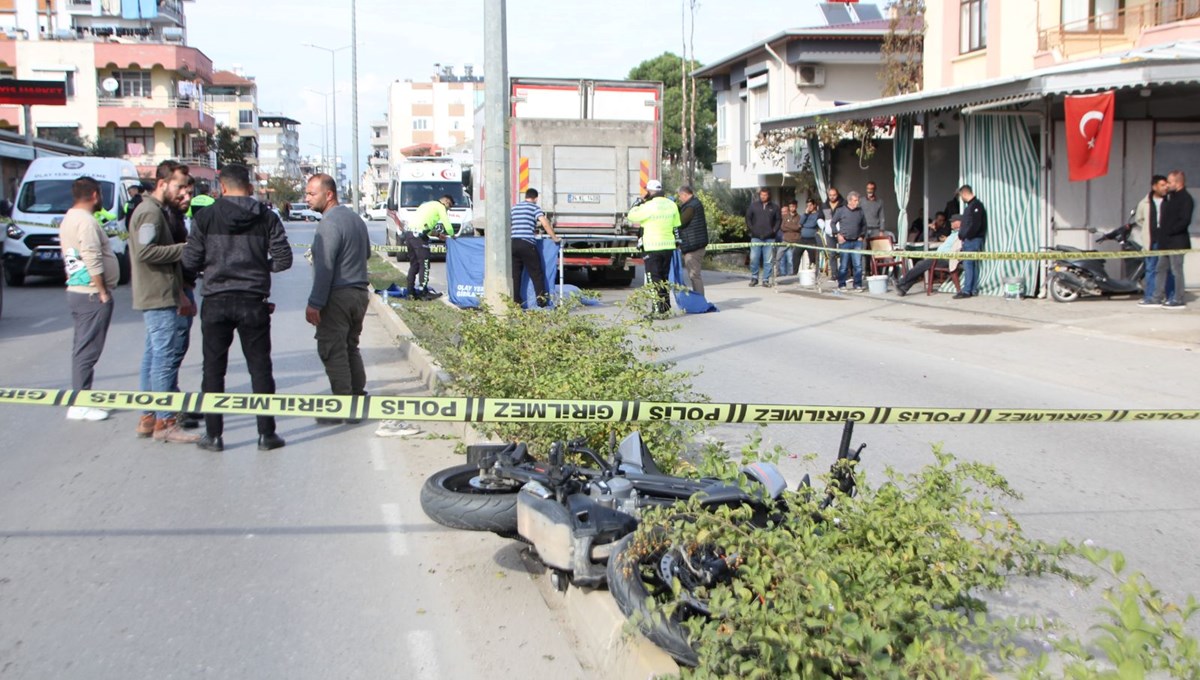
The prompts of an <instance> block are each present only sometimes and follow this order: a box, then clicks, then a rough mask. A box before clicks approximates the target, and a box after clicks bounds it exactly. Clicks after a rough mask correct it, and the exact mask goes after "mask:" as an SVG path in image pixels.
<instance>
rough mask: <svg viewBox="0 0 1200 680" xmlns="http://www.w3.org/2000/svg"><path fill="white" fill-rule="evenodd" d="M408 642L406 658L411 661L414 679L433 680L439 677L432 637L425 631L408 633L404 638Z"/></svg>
mask: <svg viewBox="0 0 1200 680" xmlns="http://www.w3.org/2000/svg"><path fill="white" fill-rule="evenodd" d="M405 639H406V641H407V642H408V658H409V659H411V660H412V664H413V671H415V672H416V675H415V676H414V677H416V678H420V679H421V680H433V679H434V678H437V677H439V673H438V661H437V652H436V650H435V649H434V648H433V635H432V634H431V633H430V632H429V631H427V630H413V631H409V632H408V634H407V635H406V636H405Z"/></svg>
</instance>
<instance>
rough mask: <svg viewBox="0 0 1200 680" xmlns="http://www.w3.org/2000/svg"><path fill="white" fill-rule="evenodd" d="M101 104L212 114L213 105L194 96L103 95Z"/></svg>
mask: <svg viewBox="0 0 1200 680" xmlns="http://www.w3.org/2000/svg"><path fill="white" fill-rule="evenodd" d="M99 101H100V106H102V107H104V106H113V107H118V108H123V109H192V110H195V111H202V112H204V113H205V114H208V115H210V116H211V115H212V107H211V106H209V105H208V104H207V103H206V102H202V101H200V100H199V99H195V98H192V97H101V98H100V100H99Z"/></svg>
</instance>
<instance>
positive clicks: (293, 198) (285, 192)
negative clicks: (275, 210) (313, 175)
mask: <svg viewBox="0 0 1200 680" xmlns="http://www.w3.org/2000/svg"><path fill="white" fill-rule="evenodd" d="M267 197H268V198H269V199H270V200H271V201H273V202H275V203H276V204H277V205H282V204H284V203H297V202H299V201H300V197H301V193H300V180H298V179H296V178H294V177H280V176H278V175H276V176H273V177H271V178H270V179H268V180H267Z"/></svg>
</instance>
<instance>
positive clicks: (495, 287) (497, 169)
mask: <svg viewBox="0 0 1200 680" xmlns="http://www.w3.org/2000/svg"><path fill="white" fill-rule="evenodd" d="M483 67H484V68H483V82H484V90H483V91H484V98H485V104H484V114H483V115H484V137H485V139H486V142H485V144H484V156H483V179H484V183H485V184H484V186H485V187H486V190H487V194H488V198H487V201H486V204H487V205H486V210H485V218H486V220H487V231H486V232H485V234H484V236H485V237H486V239H487V240H486V241H485V242H484V253H485V255H484V269H483V272H484V275H483V295H484V301H485V302H487V304H488V306H489V307H491V309H492V311H495V312H499V311H500V310H502V309H503V308H504V307H503V298H504V297H506V296H507V297H512V295H513V290H512V238H511V236H512V228H511V227H510V226H509V224H508V201H509V199H510V194H511V193H512V192H511V188H510V184H509V181H510V177H509V158H508V148H509V135H508V107H509V88H508V28H507V20H506V2H505V0H484V3H483Z"/></svg>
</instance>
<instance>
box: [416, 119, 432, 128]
mask: <svg viewBox="0 0 1200 680" xmlns="http://www.w3.org/2000/svg"><path fill="white" fill-rule="evenodd" d="M413 129H414V130H428V129H429V119H428V118H413Z"/></svg>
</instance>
